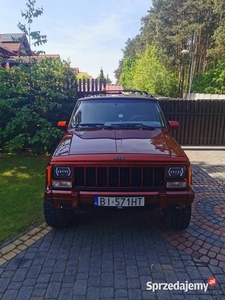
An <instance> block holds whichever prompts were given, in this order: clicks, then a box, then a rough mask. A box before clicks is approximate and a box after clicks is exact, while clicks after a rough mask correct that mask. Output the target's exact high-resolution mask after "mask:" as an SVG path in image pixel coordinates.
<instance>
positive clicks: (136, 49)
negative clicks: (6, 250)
mask: <svg viewBox="0 0 225 300" xmlns="http://www.w3.org/2000/svg"><path fill="white" fill-rule="evenodd" d="M184 49H186V50H188V51H189V54H186V55H182V53H181V51H182V50H184ZM192 58H193V75H194V76H193V85H192V92H201V93H224V92H225V80H224V69H223V67H224V65H225V2H224V0H204V1H203V0H199V1H193V0H174V1H171V0H153V1H152V7H151V8H150V10H149V11H148V13H147V15H146V16H144V17H143V18H142V27H141V28H140V34H138V35H137V36H136V37H134V38H133V39H130V38H129V39H128V40H127V42H126V44H125V47H124V49H123V57H122V59H121V60H120V62H119V65H118V68H117V69H116V70H115V72H114V73H115V77H116V78H117V80H118V82H119V83H122V84H123V85H124V87H125V88H135V87H142V88H143V89H144V90H147V91H148V92H150V93H153V94H158V95H163V96H170V97H181V98H182V97H183V93H184V92H186V91H187V89H188V82H189V81H190V76H191V72H190V69H191V60H192ZM147 74H148V75H147ZM159 82H160V83H161V84H159Z"/></svg>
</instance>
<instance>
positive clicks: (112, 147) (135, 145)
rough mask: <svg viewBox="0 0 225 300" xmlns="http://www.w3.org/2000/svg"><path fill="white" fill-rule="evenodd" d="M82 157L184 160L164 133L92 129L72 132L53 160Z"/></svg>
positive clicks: (178, 148)
mask: <svg viewBox="0 0 225 300" xmlns="http://www.w3.org/2000/svg"><path fill="white" fill-rule="evenodd" d="M85 154H151V155H164V156H165V155H167V156H173V157H176V156H177V157H181V156H185V154H184V152H183V150H182V149H181V147H180V146H179V145H178V144H177V142H176V141H175V140H174V139H173V138H172V137H171V135H170V133H169V132H168V130H166V129H154V130H146V129H122V130H121V129H96V130H95V129H93V130H91V129H90V130H84V131H73V132H72V131H71V132H68V133H67V134H65V136H64V137H63V139H62V140H61V142H60V143H59V145H58V147H57V149H56V151H55V153H54V155H53V156H54V157H56V156H68V155H85Z"/></svg>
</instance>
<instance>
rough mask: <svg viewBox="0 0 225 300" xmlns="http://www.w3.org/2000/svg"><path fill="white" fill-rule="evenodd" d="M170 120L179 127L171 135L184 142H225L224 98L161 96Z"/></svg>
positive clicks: (194, 143) (203, 143)
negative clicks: (163, 97)
mask: <svg viewBox="0 0 225 300" xmlns="http://www.w3.org/2000/svg"><path fill="white" fill-rule="evenodd" d="M159 103H160V105H161V107H162V110H163V111H164V113H165V115H166V118H167V120H168V121H169V120H171V121H173V120H176V121H178V122H179V124H180V127H179V129H178V130H173V131H172V135H173V136H174V137H175V139H176V140H177V141H178V142H179V143H180V144H181V145H188V146H225V100H183V99H181V100H179V99H173V100H172V99H160V100H159Z"/></svg>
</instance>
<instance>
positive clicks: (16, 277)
mask: <svg viewBox="0 0 225 300" xmlns="http://www.w3.org/2000/svg"><path fill="white" fill-rule="evenodd" d="M186 152H187V154H188V156H189V157H190V159H191V162H192V164H193V172H194V188H195V191H196V200H195V203H194V205H193V217H192V222H191V225H190V226H189V228H188V229H187V230H179V231H172V230H168V229H167V228H165V227H164V226H163V224H162V220H161V213H160V212H157V211H154V212H126V211H115V212H107V213H106V212H105V213H100V212H98V213H97V214H91V213H80V214H78V215H77V218H76V221H75V224H74V226H73V227H72V228H70V229H68V230H55V229H52V230H50V231H49V229H48V228H47V229H42V230H39V231H40V232H41V233H42V235H40V232H38V233H37V234H36V235H34V236H33V237H31V238H30V239H29V237H26V238H21V239H17V240H16V242H15V244H10V245H8V246H7V247H8V249H11V252H9V253H7V254H6V253H3V252H4V251H3V252H1V251H0V299H10V300H13V299H21V300H25V299H32V300H35V299H65V300H67V299H68V300H69V299H76V300H83V299H86V300H89V299H90V300H91V299H94V300H98V299H105V300H110V299H118V300H120V299H121V300H122V299H124V300H125V299H134V300H141V299H149V300H150V299H156V300H157V299H159V300H167V299H172V300H180V299H191V300H195V299H202V300H209V299H214V300H224V299H225V150H223V151H218V150H214V151H204V150H201V151H196V150H187V151H186ZM43 232H44V233H43ZM16 244H17V245H18V246H17V245H16ZM4 246H5V245H4ZM10 247H11V248H10ZM15 247H16V248H15ZM4 249H6V248H5V247H4ZM23 249H24V250H23ZM1 250H3V248H2V249H1ZM21 250H23V251H22V252H21ZM17 253H18V254H17ZM10 255H11V256H10ZM6 259H7V261H6ZM210 277H214V278H216V281H217V283H216V285H215V286H208V287H206V290H205V291H204V290H200V288H201V286H200V285H195V286H194V284H196V283H201V284H203V283H204V284H206V283H207V281H208V279H209V278H210ZM211 280H212V281H211V282H215V281H214V280H213V279H212V278H211ZM178 281H179V282H178ZM147 282H148V287H152V286H153V285H152V284H151V283H150V282H152V283H154V284H155V287H156V288H157V287H158V286H159V285H156V283H158V284H159V283H177V282H178V283H177V285H171V286H168V287H167V288H169V290H161V291H159V290H156V291H155V292H153V291H152V290H147ZM178 284H179V286H180V287H181V288H182V287H183V288H182V289H183V290H177V287H178ZM182 284H183V285H182ZM185 285H186V286H188V287H189V290H188V291H186V290H185V291H184V286H185ZM161 287H164V288H165V286H161ZM193 287H194V288H195V289H194V288H193ZM197 288H199V290H197Z"/></svg>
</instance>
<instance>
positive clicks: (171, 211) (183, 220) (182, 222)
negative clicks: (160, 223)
mask: <svg viewBox="0 0 225 300" xmlns="http://www.w3.org/2000/svg"><path fill="white" fill-rule="evenodd" d="M163 219H164V223H165V225H166V226H167V227H169V228H171V229H186V228H187V227H188V226H189V224H190V221H191V205H187V206H185V208H183V209H178V208H177V207H168V208H166V209H164V210H163Z"/></svg>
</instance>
